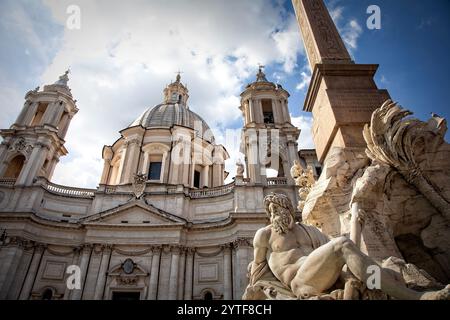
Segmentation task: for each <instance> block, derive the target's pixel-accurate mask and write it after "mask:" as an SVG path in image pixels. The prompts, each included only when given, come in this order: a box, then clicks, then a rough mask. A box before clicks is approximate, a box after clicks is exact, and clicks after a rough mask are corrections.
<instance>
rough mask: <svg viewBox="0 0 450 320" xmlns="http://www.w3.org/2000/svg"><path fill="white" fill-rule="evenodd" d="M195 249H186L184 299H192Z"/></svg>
mask: <svg viewBox="0 0 450 320" xmlns="http://www.w3.org/2000/svg"><path fill="white" fill-rule="evenodd" d="M194 255H195V249H194V248H188V249H187V250H186V276H185V282H184V300H192V280H193V279H192V273H193V270H194Z"/></svg>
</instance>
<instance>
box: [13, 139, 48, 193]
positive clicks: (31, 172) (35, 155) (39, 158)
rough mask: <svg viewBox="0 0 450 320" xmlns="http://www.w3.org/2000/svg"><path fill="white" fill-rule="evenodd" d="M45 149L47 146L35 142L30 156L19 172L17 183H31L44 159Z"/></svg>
mask: <svg viewBox="0 0 450 320" xmlns="http://www.w3.org/2000/svg"><path fill="white" fill-rule="evenodd" d="M46 150H48V146H47V145H45V144H43V143H41V142H37V143H36V144H35V146H34V148H33V151H32V153H31V156H30V158H29V159H27V161H26V162H25V164H24V168H23V169H22V172H21V173H20V175H19V177H18V179H17V182H16V184H18V185H31V184H32V183H33V179H34V178H35V177H36V175H37V174H38V172H39V169H40V168H42V165H43V164H44V161H45V154H46Z"/></svg>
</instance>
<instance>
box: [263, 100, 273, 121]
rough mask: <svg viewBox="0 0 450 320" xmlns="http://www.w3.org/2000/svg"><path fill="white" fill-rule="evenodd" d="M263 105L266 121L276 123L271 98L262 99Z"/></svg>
mask: <svg viewBox="0 0 450 320" xmlns="http://www.w3.org/2000/svg"><path fill="white" fill-rule="evenodd" d="M261 106H262V111H263V116H264V123H274V119H273V109H272V100H269V99H264V100H261Z"/></svg>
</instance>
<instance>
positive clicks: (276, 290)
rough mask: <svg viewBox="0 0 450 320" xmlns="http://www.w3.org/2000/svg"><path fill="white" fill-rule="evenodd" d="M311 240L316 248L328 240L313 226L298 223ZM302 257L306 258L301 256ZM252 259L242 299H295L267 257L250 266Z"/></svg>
mask: <svg viewBox="0 0 450 320" xmlns="http://www.w3.org/2000/svg"><path fill="white" fill-rule="evenodd" d="M298 225H299V226H300V227H301V228H302V229H303V230H304V231H305V233H306V234H307V235H308V237H309V239H310V240H311V246H312V248H314V250H315V249H317V248H319V247H320V246H321V245H324V244H325V243H327V242H328V241H329V239H328V237H327V236H326V235H324V234H323V233H322V232H320V230H319V229H317V228H316V227H313V226H308V225H304V224H302V223H298ZM302 259H306V257H303V258H302ZM253 264H254V261H252V262H251V263H250V264H249V266H248V269H249V273H250V276H249V285H248V286H247V288H246V289H245V292H244V295H243V297H242V298H243V299H244V300H266V299H282V300H286V299H297V297H296V296H295V295H294V294H293V293H292V290H291V289H290V288H289V287H288V286H285V285H284V284H283V283H281V281H280V280H278V279H277V277H276V276H275V275H274V274H273V272H272V271H271V270H270V267H269V264H268V261H267V259H266V260H264V261H263V262H261V263H259V264H257V265H256V266H255V267H253V268H252V266H253ZM252 269H253V272H252Z"/></svg>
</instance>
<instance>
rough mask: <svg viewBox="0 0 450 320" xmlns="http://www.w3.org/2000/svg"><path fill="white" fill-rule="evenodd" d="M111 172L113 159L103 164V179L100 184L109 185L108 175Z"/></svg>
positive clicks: (106, 160)
mask: <svg viewBox="0 0 450 320" xmlns="http://www.w3.org/2000/svg"><path fill="white" fill-rule="evenodd" d="M110 170H111V159H105V160H104V163H103V171H102V177H101V179H100V184H107V183H108V181H107V180H108V174H109V171H110Z"/></svg>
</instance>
